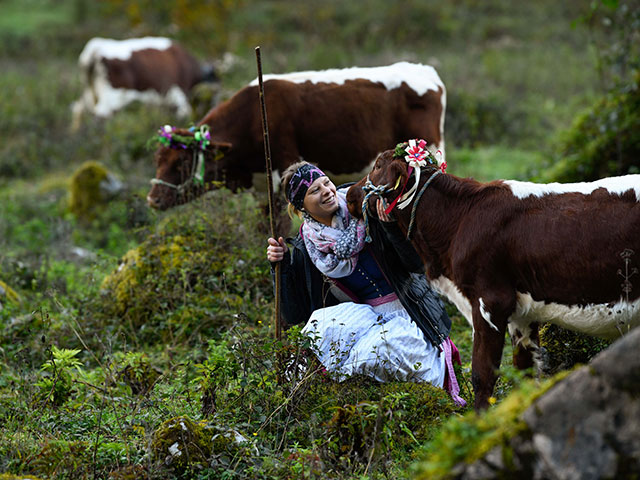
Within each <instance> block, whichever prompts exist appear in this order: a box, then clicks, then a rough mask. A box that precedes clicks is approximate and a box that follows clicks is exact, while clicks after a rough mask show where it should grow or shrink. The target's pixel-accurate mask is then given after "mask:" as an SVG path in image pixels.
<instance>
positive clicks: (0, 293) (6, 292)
mask: <svg viewBox="0 0 640 480" xmlns="http://www.w3.org/2000/svg"><path fill="white" fill-rule="evenodd" d="M5 300H6V301H9V302H12V303H20V302H21V301H22V299H21V298H20V295H18V293H17V292H16V291H15V290H14V289H13V288H11V287H10V286H9V285H7V284H6V283H5V282H3V281H2V280H0V304H2V302H3V301H5Z"/></svg>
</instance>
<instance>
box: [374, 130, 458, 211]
mask: <svg viewBox="0 0 640 480" xmlns="http://www.w3.org/2000/svg"><path fill="white" fill-rule="evenodd" d="M438 153H440V155H442V152H441V151H440V150H438V151H437V152H436V154H438ZM393 158H404V160H405V161H406V162H407V163H408V164H409V165H408V167H407V178H406V180H405V182H404V185H403V186H402V189H401V190H400V195H398V196H397V197H396V199H395V200H394V201H393V202H391V204H390V205H389V207H387V209H386V210H385V212H386V213H387V214H389V212H391V210H393V208H394V207H395V206H396V204H397V206H398V208H399V209H401V210H402V209H403V208H405V207H406V206H407V205H409V204H410V203H411V201H412V200H413V197H414V196H415V193H416V189H417V188H418V183H419V182H420V172H421V168H422V167H426V166H427V165H428V164H431V165H434V166H436V167H438V168H439V170H436V172H437V173H440V172H442V173H445V170H446V169H447V162H445V161H444V160H441V161H440V162H438V160H437V159H436V158H435V156H434V155H433V154H432V153H431V152H430V151H429V150H428V149H427V142H426V141H424V140H422V139H415V140H409V141H408V142H403V143H398V144H397V145H396V148H395V150H394V151H393ZM411 174H414V175H415V177H416V180H415V182H414V183H413V186H412V187H411V188H410V189H409V190H408V191H407V192H406V193H405V191H404V189H405V187H406V186H407V182H408V181H409V177H411ZM432 178H433V175H432V176H431V178H430V179H429V180H428V181H427V184H428V183H430V181H431V179H432ZM399 182H400V178H398V183H397V184H396V186H395V187H394V189H395V188H397V187H398V184H399Z"/></svg>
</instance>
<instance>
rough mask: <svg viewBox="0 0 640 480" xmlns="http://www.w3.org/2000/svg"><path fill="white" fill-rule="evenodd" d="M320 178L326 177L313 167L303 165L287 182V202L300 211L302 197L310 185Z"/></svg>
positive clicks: (306, 164)
mask: <svg viewBox="0 0 640 480" xmlns="http://www.w3.org/2000/svg"><path fill="white" fill-rule="evenodd" d="M320 177H326V175H325V174H324V172H323V171H322V170H320V169H319V168H318V167H316V166H315V165H311V164H310V163H305V164H304V165H302V166H301V167H300V168H298V170H296V173H294V174H293V176H292V177H291V180H289V198H288V200H289V202H290V203H291V204H292V205H293V206H294V207H296V208H297V209H298V210H302V205H303V203H304V196H305V195H306V194H307V190H309V187H310V186H311V184H312V183H313V182H314V181H315V180H316V179H318V178H320Z"/></svg>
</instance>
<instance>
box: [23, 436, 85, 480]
mask: <svg viewBox="0 0 640 480" xmlns="http://www.w3.org/2000/svg"><path fill="white" fill-rule="evenodd" d="M28 464H29V467H30V470H31V471H33V472H34V473H36V474H37V475H42V476H44V477H47V478H57V477H62V478H85V476H87V475H89V472H91V471H92V466H91V464H92V462H91V449H90V445H89V443H88V442H81V441H73V442H68V441H65V440H51V441H48V442H46V443H45V444H44V445H43V446H42V448H41V450H40V452H39V453H38V454H37V455H36V456H35V458H33V459H32V460H31V461H30V462H28Z"/></svg>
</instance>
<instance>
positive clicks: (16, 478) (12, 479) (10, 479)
mask: <svg viewBox="0 0 640 480" xmlns="http://www.w3.org/2000/svg"><path fill="white" fill-rule="evenodd" d="M0 480H40V478H38V477H34V476H33V475H14V474H13V473H0Z"/></svg>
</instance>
